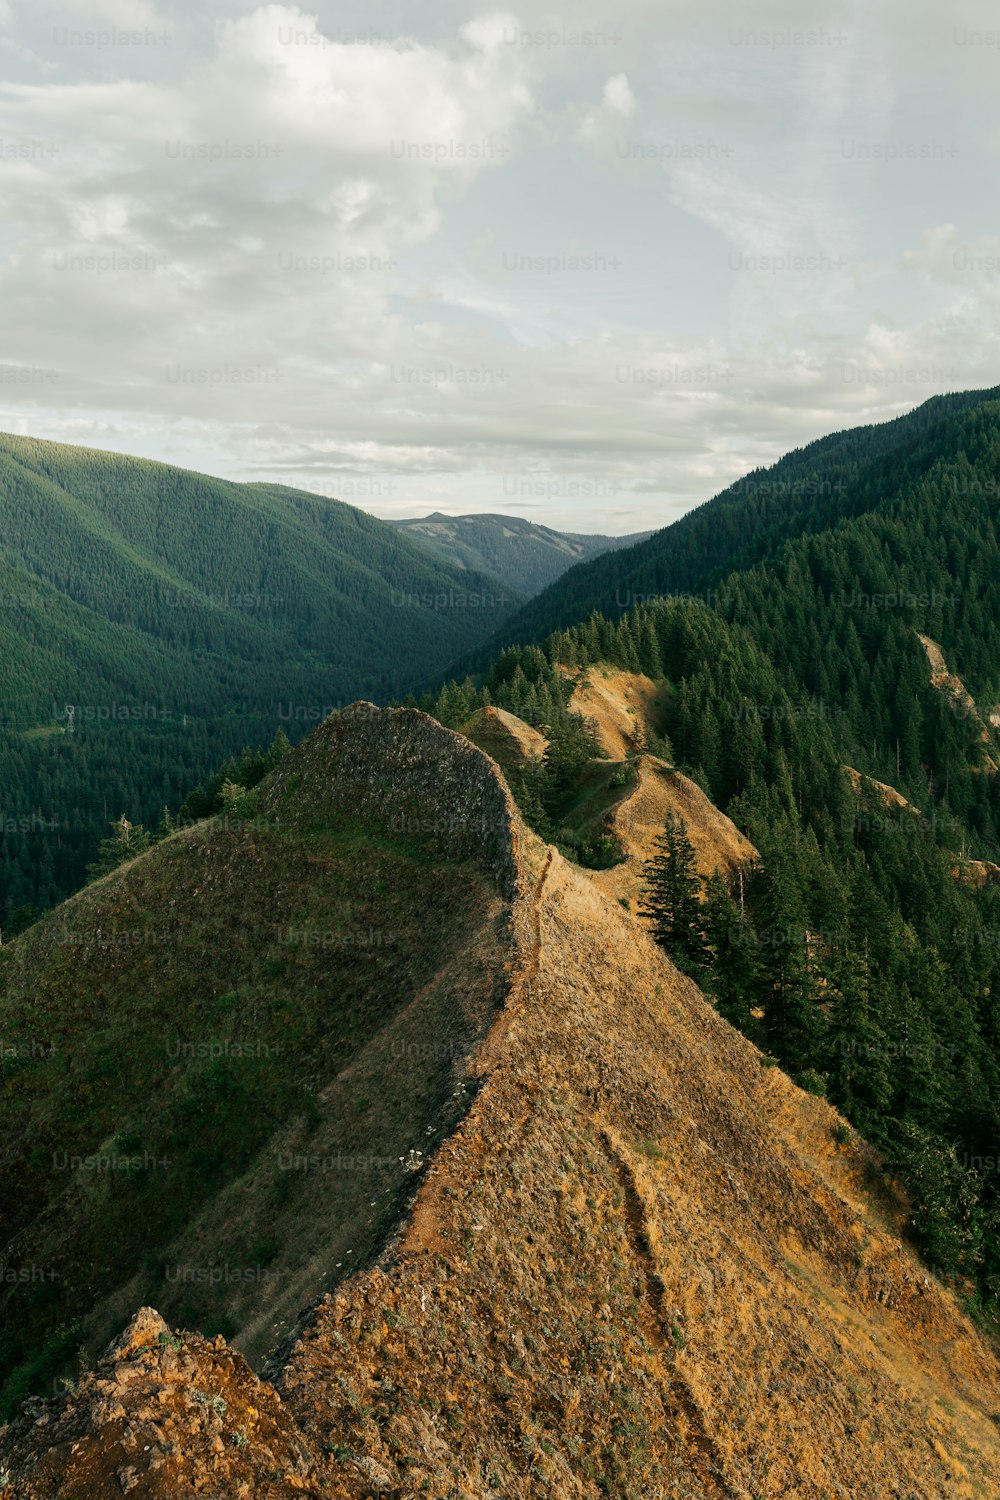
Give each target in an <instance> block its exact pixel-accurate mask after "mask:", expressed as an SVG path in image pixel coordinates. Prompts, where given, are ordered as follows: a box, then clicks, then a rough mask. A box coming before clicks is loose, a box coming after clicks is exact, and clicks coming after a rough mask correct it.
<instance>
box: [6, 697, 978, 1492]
mask: <svg viewBox="0 0 1000 1500" xmlns="http://www.w3.org/2000/svg"><path fill="white" fill-rule="evenodd" d="M340 718H341V722H340V723H339V724H337V725H335V726H334V728H333V729H330V728H329V727H328V726H324V729H323V730H321V731H318V732H317V735H316V736H314V737H313V740H312V741H310V742H307V746H306V751H305V756H306V758H305V759H302V760H300V761H299V763H298V764H296V761H295V759H294V758H293V757H287V758H286V760H285V761H283V762H282V765H281V767H280V768H279V771H278V772H276V773H275V775H274V777H273V779H272V782H271V790H270V791H269V792H268V793H267V795H269V796H274V797H278V798H287V797H290V796H292V795H293V794H294V796H295V797H296V798H297V799H298V802H297V807H298V814H297V816H298V817H299V818H300V819H301V828H302V830H306V829H308V828H309V827H311V826H312V824H313V822H314V820H315V819H316V818H317V817H321V816H328V815H329V814H330V812H331V811H332V810H334V809H335V808H337V807H340V808H343V807H344V806H345V805H347V804H348V803H349V804H350V805H351V806H353V807H354V808H355V809H356V810H357V814H358V816H360V817H364V816H367V815H368V810H369V809H371V808H372V807H374V806H375V805H376V804H378V805H380V806H381V807H382V808H383V809H384V811H385V813H386V814H387V815H395V814H399V815H402V814H403V812H404V811H405V812H406V815H408V816H417V809H418V808H422V809H423V810H424V814H425V815H430V814H429V809H430V808H432V807H434V808H437V809H440V810H442V811H443V809H444V808H445V807H448V808H450V809H452V813H453V821H452V822H451V823H450V824H449V832H448V833H447V835H446V837H447V844H446V846H445V852H446V853H450V854H451V856H452V857H457V858H461V857H463V856H464V857H467V858H468V857H470V855H469V851H470V849H471V848H472V847H473V846H475V847H477V848H478V849H479V851H480V854H479V858H478V868H479V869H480V870H481V871H483V872H485V873H487V874H488V875H489V884H490V888H491V889H492V890H493V891H495V892H496V893H497V895H498V897H500V898H501V899H502V901H503V903H504V905H503V909H502V910H501V911H498V913H497V920H496V922H495V923H494V929H495V931H496V933H497V940H498V942H500V943H501V945H502V948H503V952H504V968H505V976H504V980H505V982H504V988H503V999H502V1004H501V1005H500V1006H499V1008H498V1009H497V1010H496V1011H495V1013H494V1014H493V1018H492V1020H491V1021H489V1022H488V1024H487V1026H486V1027H485V1028H484V1030H483V1033H482V1036H481V1040H480V1042H479V1044H478V1045H477V1046H475V1047H474V1048H473V1050H472V1053H471V1055H470V1057H469V1059H468V1062H467V1064H463V1067H464V1077H465V1086H466V1088H467V1092H468V1095H469V1099H470V1105H469V1108H468V1110H467V1111H466V1112H464V1113H463V1114H462V1116H461V1118H459V1119H458V1120H457V1121H456V1123H455V1126H454V1129H453V1131H452V1133H451V1134H450V1135H449V1136H448V1138H447V1139H446V1140H445V1141H444V1142H443V1144H441V1145H440V1146H439V1147H436V1148H435V1149H434V1150H433V1152H432V1153H429V1154H428V1165H427V1166H426V1169H424V1170H422V1172H421V1173H420V1183H419V1188H418V1191H417V1193H416V1197H415V1200H414V1202H413V1204H412V1206H411V1208H410V1209H409V1211H408V1212H407V1213H406V1214H405V1215H404V1217H403V1219H402V1222H401V1224H400V1229H399V1233H398V1235H397V1236H396V1237H395V1238H394V1239H393V1241H392V1242H391V1243H390V1244H388V1245H387V1246H386V1249H385V1250H384V1252H383V1253H382V1255H381V1256H380V1257H379V1259H378V1261H377V1263H375V1264H373V1265H370V1266H367V1267H365V1268H363V1269H362V1270H361V1271H360V1272H358V1273H357V1274H356V1275H353V1276H350V1277H348V1278H346V1279H344V1280H342V1281H341V1284H340V1285H338V1286H337V1287H336V1289H335V1290H334V1291H332V1292H331V1293H330V1294H329V1295H326V1296H324V1297H322V1298H320V1299H319V1300H318V1301H317V1303H316V1305H315V1306H314V1307H313V1309H312V1310H311V1312H309V1314H308V1315H307V1316H306V1317H305V1318H304V1320H303V1321H302V1323H301V1325H300V1326H299V1328H298V1329H297V1331H296V1333H295V1335H294V1336H293V1337H292V1338H291V1339H290V1340H289V1341H287V1342H286V1343H285V1344H284V1345H283V1346H282V1347H281V1349H280V1350H279V1351H278V1352H277V1354H276V1355H275V1357H274V1358H272V1360H271V1361H270V1362H269V1363H268V1364H267V1365H266V1366H265V1367H264V1371H263V1373H265V1374H266V1375H267V1376H268V1377H269V1380H270V1381H271V1382H273V1385H272V1384H268V1383H264V1382H262V1381H261V1380H259V1379H258V1378H257V1377H256V1376H254V1375H253V1374H252V1373H251V1371H250V1370H249V1369H248V1368H247V1366H246V1365H245V1364H244V1363H243V1361H242V1359H241V1358H240V1357H239V1356H238V1355H235V1354H234V1353H233V1352H232V1351H231V1350H230V1349H229V1348H228V1347H227V1346H226V1344H225V1342H224V1341H223V1340H222V1339H216V1340H214V1341H208V1340H206V1339H204V1338H202V1337H200V1336H198V1335H194V1334H190V1333H185V1332H183V1331H180V1332H176V1333H175V1332H174V1331H172V1330H170V1329H168V1328H166V1327H165V1326H164V1325H163V1324H162V1323H160V1322H159V1321H158V1320H157V1315H156V1314H155V1313H153V1312H150V1311H146V1312H144V1313H143V1314H142V1316H141V1317H140V1319H139V1320H138V1321H137V1323H136V1325H135V1326H134V1327H133V1328H132V1329H131V1330H130V1331H129V1333H128V1335H127V1336H126V1338H125V1340H124V1343H123V1344H122V1345H121V1346H120V1347H118V1348H117V1349H115V1350H112V1351H110V1352H109V1354H108V1357H107V1358H106V1359H105V1361H104V1362H103V1363H102V1364H101V1365H100V1366H99V1367H98V1368H97V1370H96V1371H94V1372H92V1373H89V1374H86V1375H84V1376H83V1377H82V1379H81V1381H80V1383H79V1385H78V1386H77V1388H76V1389H75V1390H74V1391H73V1392H72V1393H70V1394H68V1395H67V1396H65V1397H62V1398H60V1399H58V1400H53V1401H50V1402H48V1403H46V1405H45V1407H44V1410H43V1413H42V1414H43V1416H44V1417H45V1422H44V1425H43V1426H41V1427H39V1426H38V1425H36V1420H35V1418H34V1417H26V1418H22V1419H19V1420H18V1421H17V1422H15V1423H14V1424H13V1425H12V1426H11V1427H10V1428H8V1429H6V1430H5V1431H4V1432H3V1434H2V1436H0V1472H2V1473H3V1474H4V1475H5V1476H6V1478H7V1480H8V1493H12V1494H16V1495H17V1496H18V1500H21V1497H24V1500H42V1497H45V1500H48V1497H50V1496H54V1495H55V1494H56V1493H58V1494H59V1495H60V1496H65V1497H73V1500H77V1497H80V1500H83V1497H87V1496H95V1497H102V1500H103V1497H104V1496H109V1497H110V1496H113V1495H115V1494H118V1493H120V1492H122V1491H125V1492H128V1493H130V1494H133V1495H136V1496H139V1497H143V1500H145V1497H151V1500H168V1497H170V1500H172V1497H175V1496H178V1495H181V1494H187V1493H192V1494H195V1493H201V1494H206V1495H212V1496H213V1497H214V1496H225V1497H229V1496H243V1495H247V1496H255V1497H256V1496H260V1497H264V1500H276V1497H278V1496H291V1495H295V1494H298V1495H302V1494H306V1495H310V1496H314V1497H345V1500H346V1497H354V1500H362V1497H365V1496H372V1495H384V1496H398V1497H407V1500H409V1497H414V1500H415V1497H418V1496H423V1495H431V1496H433V1497H437V1500H445V1497H446V1496H463V1497H469V1500H472V1497H475V1500H488V1497H490V1496H492V1495H496V1494H502V1495H504V1496H506V1497H508V1500H529V1497H530V1500H543V1497H544V1500H548V1497H552V1496H559V1497H573V1500H601V1497H603V1496H615V1497H628V1500H666V1497H676V1496H683V1497H685V1500H702V1497H705V1500H716V1497H735V1496H739V1497H744V1500H750V1497H759V1500H775V1497H783V1496H788V1497H796V1500H830V1497H836V1500H848V1497H850V1500H855V1497H869V1496H871V1497H879V1500H881V1497H895V1500H930V1497H942V1496H949V1497H951V1496H962V1497H970V1500H971V1497H975V1496H983V1497H987V1496H991V1495H994V1494H995V1493H996V1483H997V1475H998V1474H1000V1432H998V1428H997V1422H996V1414H997V1413H998V1412H1000V1364H998V1361H997V1357H996V1354H995V1351H994V1350H993V1349H992V1348H991V1347H990V1346H989V1345H988V1344H987V1342H986V1340H985V1339H984V1338H983V1337H982V1335H981V1334H980V1333H979V1332H977V1330H976V1329H975V1328H974V1327H973V1326H972V1324H971V1323H970V1322H969V1321H968V1319H967V1318H966V1317H965V1316H964V1315H963V1314H962V1312H961V1311H960V1309H959V1307H958V1305H957V1303H956V1302H955V1300H954V1298H953V1297H952V1296H951V1295H950V1294H949V1293H947V1292H946V1291H945V1290H944V1289H943V1288H942V1287H941V1286H940V1285H939V1284H938V1283H937V1282H936V1281H935V1279H934V1278H933V1276H931V1275H930V1274H929V1273H928V1272H927V1271H926V1270H925V1269H924V1268H923V1267H922V1266H921V1265H920V1264H919V1263H918V1261H917V1260H916V1258H915V1257H914V1255H913V1254H912V1252H911V1251H909V1250H908V1249H907V1248H906V1247H905V1246H904V1245H903V1244H902V1242H901V1241H900V1240H899V1239H898V1238H897V1237H896V1234H895V1233H894V1229H895V1216H894V1212H893V1210H892V1209H891V1207H887V1206H886V1205H887V1204H889V1205H891V1203H892V1197H891V1194H890V1193H888V1192H885V1193H880V1194H879V1196H878V1197H877V1199H874V1200H873V1199H871V1198H870V1197H869V1190H870V1188H871V1187H872V1186H873V1185H875V1184H877V1183H878V1181H879V1175H878V1164H877V1162H876V1161H875V1160H874V1158H873V1156H872V1154H871V1153H870V1152H869V1150H868V1149H867V1148H866V1147H865V1146H864V1144H863V1143H862V1142H861V1141H860V1140H859V1139H858V1138H857V1136H855V1135H854V1134H853V1132H851V1131H849V1130H847V1129H845V1127H844V1122H843V1120H842V1119H841V1117H840V1116H838V1115H837V1114H836V1112H835V1111H834V1110H832V1109H831V1108H830V1107H829V1106H828V1105H827V1104H826V1103H825V1102H823V1101H821V1100H819V1099H817V1098H815V1097H813V1096H811V1095H807V1094H805V1093H802V1092H801V1091H800V1090H798V1089H797V1088H796V1087H795V1086H794V1085H793V1084H792V1083H791V1082H790V1081H789V1079H788V1078H787V1077H786V1076H785V1075H784V1074H782V1073H781V1072H780V1071H779V1070H778V1069H777V1068H774V1067H768V1066H764V1063H765V1059H764V1058H762V1056H761V1054H760V1053H759V1052H758V1051H757V1049H756V1048H755V1047H753V1046H752V1045H751V1044H750V1043H749V1042H748V1041H746V1040H745V1039H744V1038H743V1037H741V1036H740V1035H739V1034H738V1033H737V1032H736V1031H735V1030H733V1029H732V1028H731V1027H729V1026H728V1025H727V1024H726V1023H725V1022H724V1021H723V1020H722V1019H721V1018H720V1017H719V1016H718V1015H717V1014H716V1012H715V1011H714V1010H713V1008H712V1007H711V1006H710V1005H709V1004H708V1003H707V1002H706V1000H705V999H704V997H703V996H702V995H701V993H700V991H699V990H698V989H697V987H696V986H695V985H694V984H693V983H692V982H691V981H689V980H687V979H685V978H683V977H682V976H681V975H680V974H679V973H678V971H677V970H676V969H675V968H674V966H673V965H672V964H671V962H670V961H669V959H668V958H666V956H665V955H664V954H663V953H662V952H661V950H660V949H658V948H657V947H656V946H655V945H654V944H653V943H652V942H651V941H650V940H649V939H648V937H647V935H646V934H645V932H644V931H643V929H642V927H641V926H640V925H639V923H638V922H637V921H636V920H635V919H634V918H633V917H632V916H631V915H630V914H629V913H627V912H625V911H624V910H623V909H622V908H621V907H620V905H619V904H618V902H617V901H616V900H613V899H611V900H609V899H608V898H607V897H606V896H605V895H604V894H603V893H602V891H601V890H600V889H598V888H597V886H596V885H595V883H594V882H593V880H592V879H590V878H589V876H588V875H587V874H586V873H585V872H583V871H581V870H579V869H576V868H575V867H573V866H572V865H570V864H568V863H567V862H566V861H565V860H564V859H563V858H562V857H561V856H560V855H559V854H558V853H557V852H556V851H554V850H552V849H547V848H546V847H545V846H544V845H543V844H542V843H541V842H540V841H539V840H538V839H537V838H535V837H534V836H533V835H531V834H530V833H529V832H528V831H527V830H526V828H525V827H524V825H523V824H522V822H521V820H520V818H519V816H518V814H517V813H516V810H515V809H514V808H513V805H512V804H511V802H510V799H509V797H508V796H507V793H506V790H505V788H504V787H503V784H502V782H501V779H500V777H499V774H498V772H497V770H496V768H495V766H493V765H492V763H491V762H489V761H488V760H487V759H486V757H485V756H483V755H481V754H480V753H479V752H477V751H475V750H474V749H471V748H470V747H467V746H465V747H463V749H462V751H461V752H458V751H457V750H456V748H455V747H456V746H457V745H462V742H461V741H460V740H459V739H458V737H457V736H454V735H450V734H449V733H448V732H447V731H444V730H441V729H439V728H438V727H437V726H435V725H433V724H432V722H431V721H429V720H427V719H425V718H424V717H423V716H422V715H419V714H408V713H398V712H396V713H393V712H386V713H384V714H379V713H374V712H368V713H366V714H365V715H364V716H358V715H355V716H354V717H353V718H352V716H351V715H350V714H348V715H344V716H340ZM140 863H141V862H140ZM133 868H137V867H133ZM285 878H286V879H288V878H292V879H297V878H298V877H297V876H291V877H289V876H286V877H285ZM456 962H457V963H458V964H459V965H461V964H462V963H463V962H467V960H463V959H462V958H461V956H460V955H458V954H456ZM475 972H476V971H475V968H474V965H473V966H471V967H470V968H469V970H468V972H467V974H466V978H467V979H468V980H469V981H470V982H472V980H473V976H474V974H475ZM460 978H461V973H460V971H459V972H457V973H456V976H455V989H456V993H457V990H458V987H459V981H460ZM434 1034H435V1033H434V1032H433V1031H429V1032H428V1033H427V1034H426V1039H427V1040H428V1042H429V1041H430V1040H431V1039H432V1037H433V1035H434ZM315 1208H316V1205H315V1204H314V1203H306V1202H303V1204H302V1205H301V1209H300V1215H301V1220H300V1226H301V1229H302V1231H303V1232H304V1231H305V1228H306V1226H307V1224H308V1222H309V1219H310V1215H311V1214H312V1213H313V1212H314V1211H315ZM2 1493H4V1492H3V1491H0V1494H2Z"/></svg>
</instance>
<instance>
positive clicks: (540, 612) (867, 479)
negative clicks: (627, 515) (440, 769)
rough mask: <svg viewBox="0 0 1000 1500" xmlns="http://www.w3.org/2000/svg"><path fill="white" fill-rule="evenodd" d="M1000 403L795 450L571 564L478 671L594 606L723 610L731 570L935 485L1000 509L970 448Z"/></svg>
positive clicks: (932, 408) (934, 413)
mask: <svg viewBox="0 0 1000 1500" xmlns="http://www.w3.org/2000/svg"><path fill="white" fill-rule="evenodd" d="M996 399H997V392H995V391H965V392H960V393H956V394H953V395H948V396H935V397H934V398H933V399H931V400H930V401H927V402H925V403H924V404H923V405H922V406H919V407H917V409H916V410H915V411H912V412H908V413H907V414H906V415H905V416H902V417H898V418H896V419H895V420H894V421H891V422H883V423H879V424H877V425H874V426H868V427H855V428H849V429H847V430H846V431H843V432H837V433H833V434H831V435H830V436H828V437H824V438H820V439H819V440H818V441H817V442H815V443H810V444H808V446H807V447H805V448H796V449H793V450H792V451H791V452H789V453H787V454H786V455H785V456H784V457H783V458H781V459H780V460H779V461H778V462H777V463H776V464H773V465H771V466H770V467H769V468H765V469H755V470H753V471H752V472H751V473H749V474H747V475H746V476H744V477H743V478H741V479H739V480H737V481H736V483H735V484H732V485H730V486H729V487H728V488H727V489H725V490H723V491H722V492H721V493H720V494H718V495H716V496H715V497H714V498H713V499H712V500H709V501H707V502H706V503H705V504H704V505H700V506H698V507H697V508H696V509H695V510H692V511H689V512H688V514H687V515H685V516H682V517H681V519H680V520H679V521H676V522H674V523H673V524H672V525H670V526H667V527H666V528H664V529H663V530H661V531H658V532H656V533H655V534H654V535H653V536H652V537H650V538H649V539H648V540H647V541H644V542H639V543H637V544H636V545H634V546H632V547H629V548H627V549H625V550H622V551H617V552H613V553H605V554H603V555H602V556H600V557H597V558H594V559H592V560H590V561H587V562H583V563H578V564H577V565H576V566H575V567H573V568H570V569H569V570H568V571H567V572H566V573H564V574H563V575H562V577H561V578H559V579H558V580H557V581H556V582H555V583H553V584H552V585H551V586H550V587H549V588H547V589H546V590H545V591H544V593H542V594H540V595H538V597H537V598H535V599H532V600H531V601H530V602H529V603H528V604H526V605H525V606H524V608H523V609H521V610H520V611H518V612H517V613H516V614H514V615H512V616H511V618H510V619H509V620H508V621H505V622H504V625H503V626H502V627H501V630H500V631H499V632H498V635H497V637H496V638H495V639H494V640H493V641H491V642H490V643H489V644H488V646H487V647H486V648H484V649H482V650H480V651H478V652H476V653H474V654H473V657H472V658H470V665H471V666H474V667H476V668H479V669H485V667H486V666H487V665H488V664H489V662H490V661H491V660H492V659H493V657H494V656H495V655H496V653H497V650H498V649H499V648H500V647H501V646H503V645H507V644H530V643H531V642H532V641H536V642H537V641H540V640H543V639H544V638H545V636H547V635H548V634H549V633H550V632H551V631H553V630H557V629H560V628H561V627H564V626H568V625H576V624H578V623H579V621H580V620H583V619H586V617H587V616H588V615H589V614H590V613H591V612H592V611H594V610H597V611H598V612H599V613H600V614H602V615H604V616H605V618H607V619H615V618H616V617H617V616H618V615H620V614H623V613H624V612H625V611H626V610H627V609H630V608H632V606H633V605H636V604H640V603H642V602H643V601H644V600H646V599H652V598H656V597H661V596H663V595H668V594H669V595H686V596H694V597H695V598H700V599H702V600H703V601H704V602H706V603H708V604H714V602H715V596H716V590H717V589H718V587H719V584H720V583H721V582H722V581H723V580H724V579H725V578H727V577H728V576H729V575H730V574H732V573H734V572H738V571H743V570H745V569H747V568H751V567H753V566H754V565H756V564H758V563H761V562H765V561H767V560H769V559H772V558H774V557H775V556H777V554H778V553H779V552H780V551H781V548H782V546H783V545H784V543H786V542H788V541H796V540H800V539H802V538H804V537H807V536H810V535H814V534H817V533H819V532H822V531H827V530H830V529H832V528H834V527H837V526H839V525H841V524H842V523H844V522H846V521H849V520H851V519H852V518H855V517H858V516H861V515H865V514H874V513H877V512H880V511H881V510H882V509H883V508H884V507H890V506H892V505H894V504H897V503H898V502H900V501H902V500H905V499H907V498H909V497H912V496H914V495H916V494H917V493H918V492H919V490H920V489H921V487H922V486H923V485H924V484H925V483H926V482H930V483H931V484H932V485H937V486H939V487H941V488H942V489H943V490H944V492H945V493H947V486H948V485H951V486H953V488H952V491H951V495H952V498H955V499H959V500H961V499H963V498H964V499H967V500H972V501H974V502H977V503H979V504H980V505H982V504H985V505H986V506H987V508H988V509H991V508H995V502H996V501H997V498H998V496H1000V478H998V475H997V472H996V470H995V469H994V470H993V471H990V469H989V468H988V467H987V469H986V470H985V472H980V473H978V474H976V475H971V474H970V473H969V472H968V469H967V467H966V466H965V465H964V464H963V463H962V451H963V447H964V444H965V441H966V438H967V434H968V433H969V432H970V430H974V429H975V427H976V426H977V423H978V422H979V420H982V421H983V422H985V424H986V427H987V428H991V427H995V426H996V421H997V415H996ZM977 414H978V416H977ZM967 418H971V428H970V425H969V424H968V423H967V421H966V419H967ZM942 465H943V466H945V467H946V468H949V470H950V472H949V473H948V474H944V473H942V472H941V468H942ZM991 502H992V506H991V504H990V503H991ZM463 665H464V664H463Z"/></svg>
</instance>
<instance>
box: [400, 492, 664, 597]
mask: <svg viewBox="0 0 1000 1500" xmlns="http://www.w3.org/2000/svg"><path fill="white" fill-rule="evenodd" d="M390 524H391V525H393V526H395V527H397V528H398V529H399V530H400V531H403V532H405V533H406V535H407V536H410V537H412V538H413V540H414V541H415V542H419V543H421V544H422V545H423V546H426V547H428V548H429V549H430V550H431V551H432V552H434V553H435V554H436V555H437V556H439V557H441V558H443V559H444V561H445V562H448V563H451V564H453V565H454V566H456V567H462V568H471V569H472V570H474V571H475V570H477V569H478V570H480V571H482V572H486V573H491V574H493V576H494V577H496V578H499V579H500V580H501V582H502V583H504V584H506V585H507V587H508V588H512V589H515V590H518V591H520V592H521V593H522V594H528V595H532V594H537V593H539V592H540V590H542V589H544V588H545V587H546V585H547V584H550V583H552V582H554V580H555V579H556V578H559V577H560V576H561V575H562V574H563V573H565V571H566V569H567V568H571V567H572V566H573V564H574V563H577V562H580V561H581V560H583V559H585V558H588V557H596V556H598V555H599V554H600V553H602V552H610V551H612V550H614V549H615V548H617V547H630V546H632V545H633V543H635V542H637V541H639V540H641V539H642V538H643V537H645V536H647V535H648V532H642V533H636V534H635V535H634V536H622V537H618V536H586V535H583V534H579V533H576V532H567V531H553V530H552V529H551V527H549V526H540V525H538V524H537V523H535V522H533V521H525V520H522V519H521V517H520V516H502V515H496V516H495V515H489V514H487V513H483V514H476V515H470V516H444V515H441V513H440V512H438V511H435V512H434V514H433V515H430V516H422V517H419V518H418V519H415V520H404V521H392V522H391V523H390Z"/></svg>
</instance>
